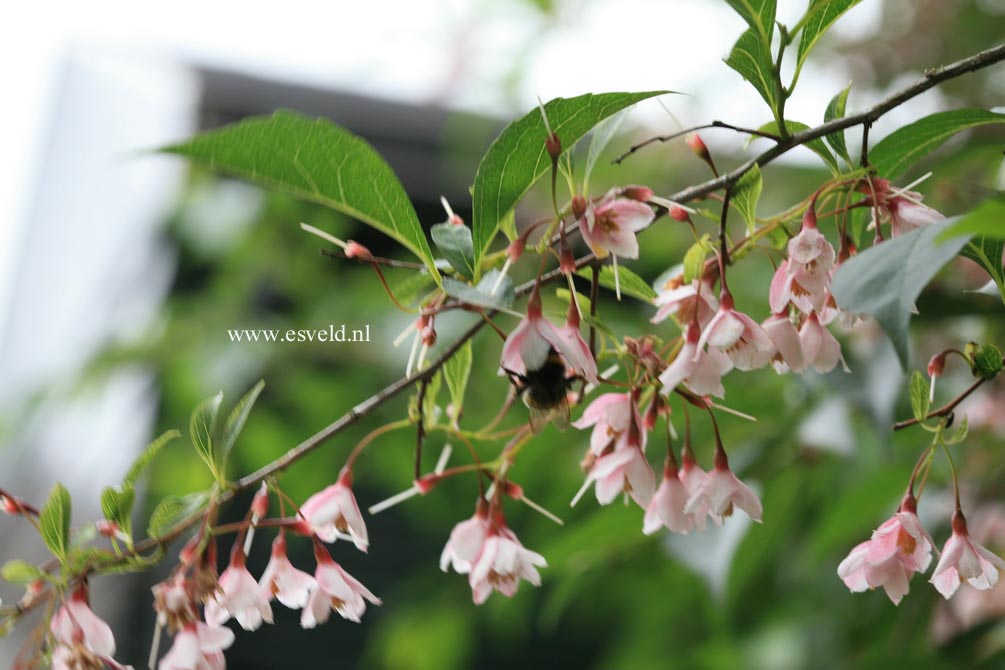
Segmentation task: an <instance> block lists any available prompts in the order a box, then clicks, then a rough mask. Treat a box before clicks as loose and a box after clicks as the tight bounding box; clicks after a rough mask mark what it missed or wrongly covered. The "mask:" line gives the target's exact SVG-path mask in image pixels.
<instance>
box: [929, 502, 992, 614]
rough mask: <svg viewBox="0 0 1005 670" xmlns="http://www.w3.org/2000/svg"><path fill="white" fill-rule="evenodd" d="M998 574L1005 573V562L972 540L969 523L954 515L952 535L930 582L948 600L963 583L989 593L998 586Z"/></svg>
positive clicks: (959, 515)
mask: <svg viewBox="0 0 1005 670" xmlns="http://www.w3.org/2000/svg"><path fill="white" fill-rule="evenodd" d="M999 570H1005V561H1003V560H1002V559H1001V558H999V557H998V556H995V555H994V554H992V553H991V552H990V551H988V550H987V548H985V547H983V546H981V545H979V544H977V543H976V542H975V541H974V540H973V538H971V537H970V533H969V532H967V520H966V519H965V518H964V516H963V513H962V512H960V511H959V510H957V511H956V513H955V514H953V534H952V536H951V537H950V538H949V540H947V541H946V545H945V546H944V547H943V548H942V557H941V558H940V559H939V563H938V565H936V566H935V572H934V573H933V574H932V579H931V580H930V581H931V582H932V584H935V588H936V590H938V592H939V593H941V594H942V596H943V597H944V598H946V599H947V600H948V599H949V598H951V597H952V595H953V594H954V593H956V589H958V588H959V587H960V584H962V583H963V582H967V583H968V584H970V586H972V587H974V588H975V589H977V590H979V591H987V590H989V589H991V588H993V587H994V585H995V584H997V583H998V571H999Z"/></svg>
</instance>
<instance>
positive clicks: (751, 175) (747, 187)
mask: <svg viewBox="0 0 1005 670" xmlns="http://www.w3.org/2000/svg"><path fill="white" fill-rule="evenodd" d="M762 186H763V182H762V180H761V168H759V167H757V165H756V164H755V165H754V167H752V168H750V169H749V170H747V171H746V172H745V173H743V175H742V176H741V177H740V178H739V179H737V180H736V183H735V184H734V185H733V188H732V190H731V192H730V200H729V201H730V202H731V203H733V206H734V207H736V209H737V210H739V212H740V214H741V215H742V216H743V219H744V221H746V222H747V231H748V232H751V233H753V232H754V229H755V228H756V227H757V201H758V200H760V199H761V188H762ZM702 260H704V255H703V256H702ZM686 280H687V278H686V277H685V281H686Z"/></svg>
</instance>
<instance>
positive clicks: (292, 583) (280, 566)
mask: <svg viewBox="0 0 1005 670" xmlns="http://www.w3.org/2000/svg"><path fill="white" fill-rule="evenodd" d="M317 587H318V583H317V580H315V579H314V578H313V577H311V576H310V575H309V574H307V573H306V572H304V571H303V570H298V569H297V568H295V567H293V564H292V563H291V562H290V559H289V557H287V555H286V538H284V537H283V535H282V534H281V533H280V534H279V535H277V536H276V539H275V540H273V541H272V557H271V558H270V559H269V564H268V565H267V566H265V572H263V573H262V578H261V579H260V580H259V581H258V588H259V589H260V590H261V592H262V595H263V596H264V597H265V598H266V599H267V600H272V599H273V598H276V599H277V600H279V602H281V603H282V604H284V605H286V606H287V607H289V608H290V609H299V608H301V607H303V606H304V605H306V604H307V599H308V598H309V597H310V595H311V592H312V591H314V589H316V588H317Z"/></svg>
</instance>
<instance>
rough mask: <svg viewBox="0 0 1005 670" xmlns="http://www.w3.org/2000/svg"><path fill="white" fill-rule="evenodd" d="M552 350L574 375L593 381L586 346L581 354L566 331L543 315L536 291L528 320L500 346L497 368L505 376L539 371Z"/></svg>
mask: <svg viewBox="0 0 1005 670" xmlns="http://www.w3.org/2000/svg"><path fill="white" fill-rule="evenodd" d="M577 334H578V329H577ZM580 339H581V338H580ZM552 350H555V351H557V352H558V353H559V354H560V355H561V356H562V358H563V359H564V360H565V362H566V364H567V365H568V366H569V367H570V368H572V370H573V372H575V373H576V374H578V375H581V376H583V377H584V378H587V379H589V378H591V377H592V378H593V380H596V377H597V362H596V361H595V360H594V359H593V356H592V355H591V354H590V351H589V347H586V349H585V351H584V350H583V348H582V347H579V346H578V345H577V344H575V343H573V342H572V341H570V333H569V332H568V330H560V329H559V328H557V327H556V326H555V324H553V323H552V322H551V321H548V320H547V319H545V318H544V316H542V313H541V298H540V296H539V294H538V293H537V291H536V290H535V291H534V293H533V295H531V298H530V300H529V301H528V302H527V317H526V318H525V319H524V320H523V321H521V322H520V323H519V324H518V325H517V327H516V328H514V329H513V332H511V333H510V334H509V337H507V338H506V342H505V343H504V344H503V351H502V360H501V362H500V366H501V367H502V369H503V370H505V371H506V372H508V373H511V374H516V375H525V374H526V373H527V371H528V370H531V371H533V370H540V369H541V367H543V366H544V364H545V361H547V360H548V355H549V354H550V353H551V351H552Z"/></svg>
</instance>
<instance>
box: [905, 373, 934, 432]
mask: <svg viewBox="0 0 1005 670" xmlns="http://www.w3.org/2000/svg"><path fill="white" fill-rule="evenodd" d="M930 388H931V387H930V384H929V382H928V381H927V380H926V379H925V377H924V375H922V374H921V373H920V372H918V371H917V370H915V371H914V372H913V373H911V384H910V391H911V411H912V412H914V418H915V419H917V420H918V423H923V422H924V421H925V419H926V418H927V417H928V409H929V408H930V407H931V406H932V403H931V400H929V396H928V392H929V390H930Z"/></svg>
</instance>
